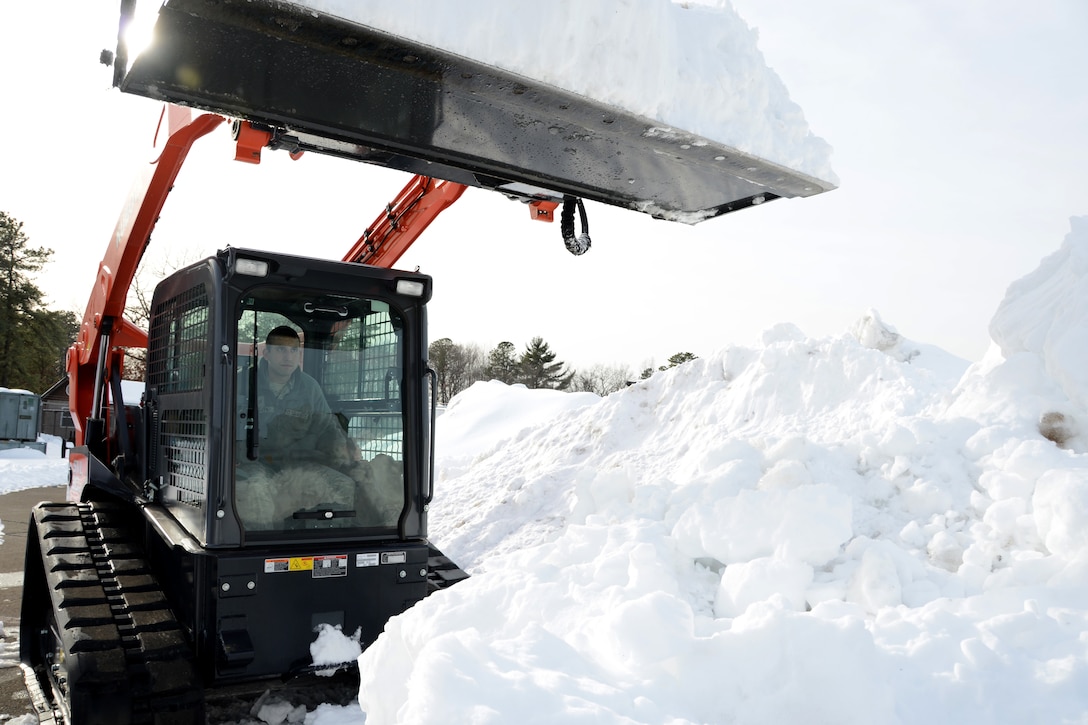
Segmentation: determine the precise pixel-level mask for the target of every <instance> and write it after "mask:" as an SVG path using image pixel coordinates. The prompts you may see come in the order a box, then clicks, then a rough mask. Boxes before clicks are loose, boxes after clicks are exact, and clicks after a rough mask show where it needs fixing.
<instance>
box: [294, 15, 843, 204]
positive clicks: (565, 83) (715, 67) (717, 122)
mask: <svg viewBox="0 0 1088 725" xmlns="http://www.w3.org/2000/svg"><path fill="white" fill-rule="evenodd" d="M292 1H293V4H296V5H300V6H304V7H309V8H312V9H314V10H318V11H321V12H325V13H328V14H330V15H335V16H337V17H341V18H345V19H348V20H351V21H354V22H358V23H361V24H365V25H368V26H371V27H375V28H378V29H381V30H384V31H386V32H389V33H392V34H394V35H399V36H401V37H406V38H410V39H412V40H416V41H419V42H422V43H426V44H427V45H431V46H434V47H438V48H442V49H444V50H447V51H450V52H453V53H456V54H458V55H462V56H465V57H470V58H473V59H476V60H479V61H482V62H484V63H487V64H490V65H495V66H499V67H501V68H504V69H506V70H509V71H512V72H514V73H518V74H521V75H523V76H526V77H529V78H533V79H536V80H539V81H543V82H545V83H548V84H549V85H553V86H556V87H559V88H563V89H565V90H568V91H572V92H574V93H578V94H580V95H583V96H588V97H590V98H593V99H596V100H598V101H601V102H604V103H607V104H610V105H613V106H617V107H620V108H623V109H625V110H627V111H630V112H633V113H636V114H639V115H642V116H645V117H646V118H649V119H651V120H655V121H658V122H660V123H662V124H664V125H667V126H671V127H674V128H678V129H682V130H684V131H687V132H689V133H693V134H697V135H700V136H703V137H706V138H709V139H712V140H714V141H718V142H720V143H723V144H725V145H727V146H732V147H734V148H736V149H739V150H740V151H743V152H745V153H748V154H751V155H753V156H756V157H759V158H763V159H766V160H768V161H772V162H774V163H777V164H779V165H782V166H786V167H788V168H791V169H795V170H797V171H801V172H803V173H806V174H808V175H810V176H814V177H816V178H817V179H822V180H825V181H828V182H830V183H833V184H837V183H838V179H837V178H836V176H835V174H834V172H833V171H832V170H831V163H830V156H831V148H830V146H829V145H828V144H827V143H826V142H825V141H824V140H823V139H820V138H818V137H816V136H814V135H813V134H812V133H811V132H810V130H809V128H808V124H807V122H806V121H805V118H804V115H803V113H802V111H801V108H800V107H799V106H798V105H797V104H795V103H794V102H793V101H791V100H790V98H789V94H788V92H787V90H786V87H785V85H784V84H783V83H782V80H781V79H780V78H779V77H778V75H777V74H776V73H775V72H774V71H773V70H771V69H770V68H769V67H768V66H767V63H766V61H765V60H764V58H763V55H762V54H761V53H760V51H759V49H758V48H757V46H756V39H757V34H756V32H755V31H754V30H752V29H751V28H749V27H748V25H747V24H746V23H745V22H744V21H743V20H742V19H741V18H740V17H739V16H738V15H737V14H736V12H735V11H734V10H733V8H732V6H731V5H730V4H729V3H728V2H723V3H719V5H720V6H719V7H711V6H708V5H704V4H697V3H689V2H683V3H678V2H672V1H671V0H638V1H637V2H634V1H633V0H619V1H617V0H555V1H553V2H550V3H548V4H547V6H546V7H545V6H541V7H529V6H526V5H525V4H523V3H511V2H504V1H503V0H474V2H472V3H471V4H469V5H464V4H461V3H434V2H427V1H426V0H369V1H368V2H365V3H359V2H355V1H354V0H292Z"/></svg>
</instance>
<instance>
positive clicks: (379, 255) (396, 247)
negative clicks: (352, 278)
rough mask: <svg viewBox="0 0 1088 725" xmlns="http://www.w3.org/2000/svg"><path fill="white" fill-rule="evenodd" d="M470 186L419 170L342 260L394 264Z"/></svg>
mask: <svg viewBox="0 0 1088 725" xmlns="http://www.w3.org/2000/svg"><path fill="white" fill-rule="evenodd" d="M467 188H468V187H467V186H465V185H464V184H457V183H455V182H452V181H444V180H442V179H432V178H431V177H429V176H421V175H419V174H417V175H416V176H413V177H412V179H411V180H410V181H409V182H408V183H407V184H406V185H405V187H404V188H403V189H401V192H400V194H398V195H397V198H396V199H394V200H393V201H392V202H390V203H389V205H388V206H386V207H385V211H384V212H383V213H382V214H379V215H378V218H377V219H375V220H374V223H373V224H371V225H370V226H369V227H367V229H366V231H364V232H363V236H361V237H359V241H357V242H355V244H354V245H352V247H351V249H350V250H348V253H347V254H345V255H344V259H343V261H345V262H359V263H361V264H369V265H372V266H375V267H392V266H393V265H394V264H396V263H397V260H398V259H400V257H401V255H402V254H404V253H405V252H406V251H408V248H409V247H411V246H412V244H413V243H414V242H415V241H416V239H418V238H419V235H420V234H422V233H423V232H424V230H426V229H427V227H428V226H430V224H431V222H433V221H434V220H435V219H436V218H437V217H438V215H439V214H441V213H442V212H443V211H445V210H446V209H448V208H449V206H450V205H451V204H453V203H454V202H455V201H457V200H458V199H460V198H461V194H463V193H465V189H467Z"/></svg>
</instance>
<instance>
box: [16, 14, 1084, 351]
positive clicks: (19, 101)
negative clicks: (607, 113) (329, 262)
mask: <svg viewBox="0 0 1088 725" xmlns="http://www.w3.org/2000/svg"><path fill="white" fill-rule="evenodd" d="M733 6H734V7H735V8H736V10H737V11H738V12H739V14H740V15H741V16H742V17H744V18H745V19H746V20H747V21H748V22H749V23H750V24H751V25H753V26H756V27H758V28H759V32H760V38H761V41H760V46H761V48H762V50H763V52H764V54H765V56H766V58H767V62H768V64H769V65H770V66H772V67H773V68H774V69H775V70H776V71H777V72H778V73H779V75H781V76H782V78H783V80H784V81H785V84H786V86H787V87H788V88H789V90H790V94H791V97H792V98H793V100H795V101H796V102H798V103H799V104H800V106H801V107H802V108H803V109H804V111H805V115H806V118H807V119H808V122H809V124H810V126H811V127H812V130H813V132H814V133H816V134H817V135H818V136H821V137H823V138H824V139H826V140H827V141H828V142H830V143H831V144H832V146H834V148H835V154H834V156H833V158H832V163H833V165H834V168H835V171H836V173H837V174H838V176H839V177H840V180H841V187H840V188H839V189H838V190H836V191H833V192H831V193H829V194H824V195H821V196H818V197H814V198H811V199H800V200H790V201H776V202H774V203H773V204H769V205H767V206H765V207H761V208H757V209H751V210H746V211H744V212H740V213H738V214H733V215H727V216H725V217H722V218H720V219H717V220H713V221H710V222H707V223H704V224H702V225H699V226H697V227H684V226H680V225H674V224H667V223H664V222H659V221H654V220H652V219H650V218H648V217H644V216H642V215H639V214H635V213H632V212H625V211H621V210H615V209H611V208H607V207H603V206H601V205H597V204H592V205H590V207H589V209H588V210H589V213H590V224H591V230H592V235H593V239H594V248H593V249H592V250H591V252H590V253H589V254H587V255H586V256H585V257H582V258H574V257H571V256H570V255H568V254H567V252H566V251H565V250H563V249H562V245H561V242H560V241H559V232H558V228H557V227H556V226H549V225H544V224H537V223H530V222H529V219H528V213H527V212H526V211H525V209H524V208H523V207H522V206H521V205H519V204H514V203H511V202H508V201H506V200H505V199H501V198H499V197H497V196H495V195H492V194H488V193H487V192H482V191H478V190H470V191H469V192H468V193H466V195H465V196H464V197H463V198H462V200H461V201H460V202H459V203H458V204H457V205H455V206H454V207H453V208H452V209H450V210H449V211H447V212H446V213H445V214H444V215H443V216H442V217H441V218H440V219H439V220H438V221H437V222H436V223H435V224H434V225H433V226H432V227H431V229H430V230H428V233H427V234H426V235H425V236H424V238H423V239H422V240H421V241H420V242H418V243H417V245H416V246H415V247H414V248H413V249H412V250H411V251H410V252H409V254H407V255H406V256H405V257H404V258H402V261H401V265H400V266H403V267H406V268H413V267H415V266H417V265H418V266H419V267H421V269H422V271H424V272H427V273H429V274H432V275H434V276H435V279H436V285H435V290H436V293H435V299H434V302H433V304H432V306H431V335H432V337H433V338H436V337H443V336H448V337H452V338H453V339H454V340H455V341H458V342H477V343H479V344H481V345H483V346H484V347H485V348H489V347H491V346H493V345H494V344H496V343H497V342H499V341H501V340H510V341H512V342H514V344H515V345H517V346H518V347H519V348H520V347H521V346H523V345H524V344H525V343H526V342H527V341H528V340H529V338H531V337H532V336H534V335H541V336H543V337H544V338H545V339H546V340H547V341H548V342H549V343H551V345H552V348H553V349H554V350H555V351H556V352H557V353H558V354H559V356H560V358H561V359H564V360H566V361H568V362H570V363H572V364H575V365H590V364H593V363H606V364H612V363H621V364H626V365H630V366H631V367H632V368H633V369H638V368H641V367H643V366H645V365H647V364H650V363H651V361H652V362H653V363H654V364H660V363H662V362H664V360H665V359H666V358H667V357H668V356H669V355H671V354H672V353H674V352H677V351H680V350H687V351H691V352H694V353H696V354H697V355H708V354H711V353H712V352H714V351H715V350H717V349H719V348H721V347H724V346H726V345H728V344H731V343H742V344H743V343H748V342H751V341H752V340H754V339H755V338H756V337H757V336H758V335H759V333H760V332H761V331H762V330H764V329H766V328H768V327H771V326H772V325H774V324H777V323H779V322H793V323H795V324H797V325H798V326H799V327H800V328H801V329H802V330H804V332H805V333H807V334H809V335H825V334H835V333H838V332H841V331H843V330H845V329H847V328H848V327H850V326H851V325H852V323H853V322H854V321H855V320H856V319H857V318H858V317H860V316H861V315H862V314H863V313H864V312H865V311H866V310H867V309H868V308H876V309H877V310H878V311H879V312H880V314H881V316H882V317H883V319H884V320H885V321H886V322H888V323H890V324H892V325H894V326H895V327H897V328H898V329H899V331H900V332H902V333H903V334H905V335H907V336H908V337H911V338H913V339H915V340H921V341H924V342H928V343H932V344H936V345H940V346H942V347H944V348H946V349H947V350H949V351H951V352H953V353H956V354H958V355H960V356H962V357H965V358H968V359H972V360H973V359H978V358H980V357H981V356H982V354H983V352H984V351H985V349H986V347H987V345H988V344H989V338H988V334H987V331H986V330H987V325H988V323H989V320H990V317H991V316H992V314H993V312H994V310H995V309H996V307H997V305H998V303H999V302H1000V300H1001V298H1002V297H1003V295H1004V292H1005V289H1006V287H1007V285H1008V284H1009V283H1011V282H1012V281H1013V280H1015V279H1017V278H1018V277H1020V276H1022V275H1023V274H1025V273H1026V272H1028V271H1030V270H1031V269H1034V268H1035V266H1036V265H1037V264H1038V262H1039V260H1040V259H1041V258H1042V257H1043V256H1046V255H1047V254H1050V253H1051V252H1053V251H1055V250H1056V249H1057V248H1058V246H1059V245H1060V243H1061V241H1062V239H1063V238H1064V236H1065V235H1066V233H1067V232H1068V230H1069V222H1068V219H1069V217H1070V216H1074V215H1078V214H1085V213H1088V175H1086V174H1085V173H1084V170H1085V169H1088V144H1086V143H1085V141H1084V129H1085V128H1088V80H1086V78H1085V75H1084V69H1085V68H1088V44H1085V43H1084V42H1083V36H1084V35H1085V34H1086V31H1088V6H1086V5H1085V4H1084V3H1082V2H1079V0H1043V1H1042V2H1040V3H1035V4H1032V5H1031V6H1030V7H1028V6H1027V5H1024V4H1021V3H1014V2H1011V0H996V1H991V2H985V3H983V2H981V1H980V0H973V1H971V2H959V3H954V4H950V3H947V2H941V1H940V0H886V1H885V2H882V3H863V2H858V1H857V0H824V1H823V2H819V3H815V2H807V3H789V4H788V5H786V4H781V3H766V2H760V1H759V0H736V2H734V3H733ZM115 14H116V2H114V1H113V0H93V1H80V2H76V1H75V0H69V1H67V2H51V3H4V4H3V5H0V67H2V68H3V69H4V71H3V76H2V79H3V90H4V95H5V98H6V99H7V101H6V102H5V104H4V105H5V111H4V113H2V114H0V137H2V138H3V139H5V141H6V144H5V152H4V156H3V162H2V164H3V166H2V168H3V172H2V173H0V209H2V210H4V211H6V212H8V213H9V214H11V215H13V216H14V217H16V218H17V219H19V220H21V221H23V222H24V223H25V231H26V232H27V233H28V235H29V236H30V238H31V242H32V243H33V244H39V245H44V246H48V247H51V248H53V249H54V250H55V251H56V255H55V262H54V263H53V264H52V265H51V266H50V268H49V269H48V272H47V275H46V276H45V277H44V278H43V279H42V280H40V284H41V286H42V288H43V289H44V290H45V291H46V293H47V295H48V296H49V298H50V300H51V301H52V302H53V303H54V305H55V306H58V307H65V308H72V309H76V310H78V311H79V312H80V313H82V309H83V307H84V305H85V301H86V298H87V295H88V292H89V290H90V286H91V284H92V282H93V279H94V276H95V270H96V268H97V263H98V260H99V259H100V258H101V254H102V250H103V249H104V245H105V243H106V240H107V239H108V238H109V235H110V233H111V232H112V229H113V225H114V222H115V220H116V216H117V213H118V212H119V211H120V207H121V202H122V200H123V198H124V196H125V194H126V192H127V189H128V186H129V184H130V183H131V181H132V179H133V178H134V176H135V169H136V167H137V164H139V163H141V162H143V161H145V160H146V159H147V158H148V156H149V149H150V141H151V137H152V134H153V132H154V127H155V121H156V119H157V116H158V111H159V107H158V105H157V104H155V103H153V102H151V101H147V100H144V99H139V98H125V97H121V96H120V94H119V93H118V92H116V91H115V90H111V89H110V88H109V79H110V71H109V70H108V69H107V68H105V67H103V66H100V65H99V64H98V61H97V58H98V51H99V50H100V49H101V48H102V47H108V46H109V45H110V43H111V41H112V34H113V27H112V25H113V22H114V18H115ZM587 72H592V69H587ZM215 139H216V140H213V141H211V142H209V141H207V140H206V141H205V142H204V144H203V145H198V147H197V148H196V150H195V151H194V152H193V154H192V156H191V163H190V165H189V166H188V167H187V168H186V169H185V170H184V171H183V173H182V176H181V178H180V179H179V184H178V188H177V190H176V191H175V193H174V196H173V197H172V199H171V202H170V203H169V204H168V206H167V209H166V210H165V212H164V215H163V219H162V221H161V222H160V225H159V228H158V229H157V232H156V236H155V239H154V241H153V243H152V251H151V252H149V255H150V256H156V255H161V254H163V253H165V252H166V251H167V250H174V251H172V252H171V254H173V255H174V256H175V257H177V256H179V255H180V256H188V257H192V258H195V257H199V256H204V255H205V254H210V253H212V252H214V251H215V250H216V249H218V248H220V247H222V246H224V245H226V244H232V245H235V246H252V247H257V248H267V249H277V250H280V251H293V252H296V253H306V254H314V255H317V256H326V257H337V258H338V257H339V256H341V255H342V253H343V251H344V250H345V249H346V248H347V247H348V245H350V244H351V243H352V242H353V241H354V240H355V239H356V238H357V236H358V235H359V233H361V231H362V229H363V228H364V227H365V226H367V225H368V224H370V223H371V221H373V219H374V217H375V216H376V215H377V214H378V211H379V210H380V209H381V208H382V206H383V205H384V204H385V203H386V202H388V201H389V200H390V199H392V198H393V196H395V194H396V192H397V191H399V189H400V187H401V185H402V184H403V183H404V181H406V180H407V177H406V176H403V175H401V174H397V173H393V172H388V171H384V170H380V169H372V168H369V167H360V166H357V165H354V164H350V163H347V162H343V161H336V160H330V159H321V158H314V157H307V158H305V159H304V160H303V161H302V162H298V163H294V164H292V163H291V162H289V161H287V160H286V159H284V158H276V156H277V155H266V159H267V160H266V162H265V163H264V164H262V165H261V167H249V166H246V165H243V164H234V163H229V161H227V159H228V158H229V154H230V152H229V149H228V148H227V146H228V145H229V140H228V138H227V135H226V134H225V133H224V134H217V135H216V137H215ZM285 167H290V173H286V172H285ZM269 177H271V180H270V179H269ZM177 250H181V251H180V252H179V251H177ZM149 261H152V260H149Z"/></svg>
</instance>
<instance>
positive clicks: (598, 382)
mask: <svg viewBox="0 0 1088 725" xmlns="http://www.w3.org/2000/svg"><path fill="white" fill-rule="evenodd" d="M630 380H631V370H630V368H628V367H627V366H625V365H599V364H598V365H593V366H591V367H589V368H587V369H585V370H579V371H578V372H576V373H575V374H574V380H573V381H572V382H571V385H570V391H571V392H574V393H596V394H597V395H600V396H605V395H608V394H610V393H614V392H616V391H617V390H623V389H624V388H626V387H627V386H628V384H629V381H630Z"/></svg>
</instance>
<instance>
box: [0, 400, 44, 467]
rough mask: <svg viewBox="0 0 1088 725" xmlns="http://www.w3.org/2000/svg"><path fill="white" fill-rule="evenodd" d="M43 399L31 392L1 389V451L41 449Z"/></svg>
mask: <svg viewBox="0 0 1088 725" xmlns="http://www.w3.org/2000/svg"><path fill="white" fill-rule="evenodd" d="M41 412H42V399H41V398H39V397H38V396H37V395H35V394H34V393H32V392H30V391H29V390H13V389H11V388H0V449H4V448H39V449H40V450H42V451H43V452H44V449H45V444H39V443H38V432H39V430H40V427H41Z"/></svg>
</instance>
